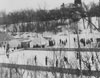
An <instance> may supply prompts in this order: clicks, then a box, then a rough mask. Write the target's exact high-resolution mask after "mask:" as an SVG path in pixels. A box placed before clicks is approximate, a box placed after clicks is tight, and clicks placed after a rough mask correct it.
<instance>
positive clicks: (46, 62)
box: [45, 56, 48, 66]
mask: <svg viewBox="0 0 100 78" xmlns="http://www.w3.org/2000/svg"><path fill="white" fill-rule="evenodd" d="M47 64H48V57H47V56H46V57H45V65H46V66H47Z"/></svg>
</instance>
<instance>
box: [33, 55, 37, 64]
mask: <svg viewBox="0 0 100 78" xmlns="http://www.w3.org/2000/svg"><path fill="white" fill-rule="evenodd" d="M34 61H35V64H36V63H37V57H36V56H35V57H34Z"/></svg>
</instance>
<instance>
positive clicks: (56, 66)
mask: <svg viewBox="0 0 100 78" xmlns="http://www.w3.org/2000/svg"><path fill="white" fill-rule="evenodd" d="M56 67H58V59H57V60H56Z"/></svg>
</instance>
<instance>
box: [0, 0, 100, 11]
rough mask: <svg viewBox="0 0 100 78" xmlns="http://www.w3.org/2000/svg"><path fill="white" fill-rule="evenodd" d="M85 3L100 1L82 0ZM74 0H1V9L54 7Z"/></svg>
mask: <svg viewBox="0 0 100 78" xmlns="http://www.w3.org/2000/svg"><path fill="white" fill-rule="evenodd" d="M82 1H83V2H85V3H89V2H92V1H94V2H98V1H99V0H82ZM73 2H74V0H0V11H6V12H7V13H8V12H11V11H15V10H21V9H30V8H33V9H35V10H36V9H38V8H46V9H52V8H56V7H59V6H60V5H61V4H62V3H65V4H66V3H73Z"/></svg>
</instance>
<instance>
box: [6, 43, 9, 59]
mask: <svg viewBox="0 0 100 78" xmlns="http://www.w3.org/2000/svg"><path fill="white" fill-rule="evenodd" d="M6 56H7V57H8V58H9V44H7V48H6Z"/></svg>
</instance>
